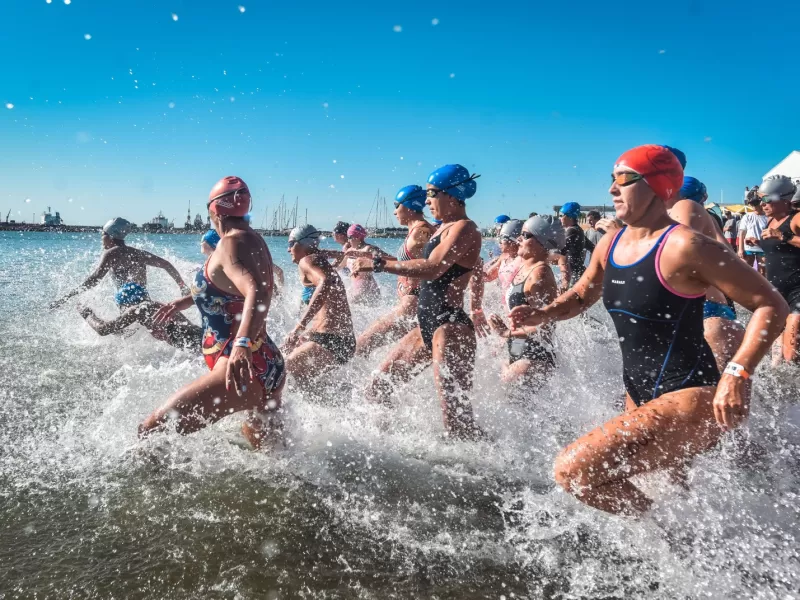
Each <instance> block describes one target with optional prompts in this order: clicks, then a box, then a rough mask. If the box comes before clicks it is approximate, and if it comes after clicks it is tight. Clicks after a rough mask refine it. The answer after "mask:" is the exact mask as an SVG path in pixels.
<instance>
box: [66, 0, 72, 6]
mask: <svg viewBox="0 0 800 600" xmlns="http://www.w3.org/2000/svg"><path fill="white" fill-rule="evenodd" d="M64 4H66V5H67V6H69V5H70V4H72V0H64Z"/></svg>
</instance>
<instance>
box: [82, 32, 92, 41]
mask: <svg viewBox="0 0 800 600" xmlns="http://www.w3.org/2000/svg"><path fill="white" fill-rule="evenodd" d="M83 39H85V40H90V39H92V35H91V34H90V33H84V34H83Z"/></svg>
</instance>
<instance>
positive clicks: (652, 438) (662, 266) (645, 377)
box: [511, 145, 789, 514]
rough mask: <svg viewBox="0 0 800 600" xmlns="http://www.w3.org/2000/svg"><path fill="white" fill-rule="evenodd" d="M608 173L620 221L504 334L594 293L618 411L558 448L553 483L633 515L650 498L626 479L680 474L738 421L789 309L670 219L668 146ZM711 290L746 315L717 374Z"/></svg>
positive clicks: (556, 317)
mask: <svg viewBox="0 0 800 600" xmlns="http://www.w3.org/2000/svg"><path fill="white" fill-rule="evenodd" d="M611 179H612V182H611V188H610V190H609V191H610V193H611V195H612V196H613V199H614V208H615V210H616V213H617V217H618V218H620V219H622V221H623V222H624V223H625V224H626V227H625V228H623V229H622V230H621V231H620V232H618V233H617V234H616V235H614V236H611V235H607V236H605V237H604V238H602V239H601V240H600V243H599V244H598V246H597V250H596V251H595V252H594V253H593V254H592V259H591V263H590V264H589V267H588V269H587V270H586V272H585V273H584V274H583V276H582V277H581V278H580V280H579V281H578V282H577V283H576V284H575V286H574V287H573V288H572V289H571V290H569V291H568V292H566V293H564V294H562V295H561V296H559V297H558V298H557V299H556V300H555V301H554V302H553V303H551V304H550V305H549V306H547V307H545V308H543V309H537V308H534V307H532V306H518V307H516V308H514V309H513V310H512V311H511V319H512V323H513V324H514V327H515V329H514V331H513V332H512V335H519V336H521V337H527V336H528V335H529V334H530V333H531V332H532V331H533V328H534V327H541V326H542V325H544V324H547V323H551V322H553V321H560V320H565V319H570V318H572V317H575V316H577V315H579V314H581V313H582V312H584V311H585V310H587V309H588V307H589V306H591V305H592V304H594V303H595V302H597V301H598V300H599V299H600V298H601V296H602V298H603V303H604V304H605V306H606V309H607V310H608V312H609V314H610V315H611V318H612V320H613V321H614V325H615V327H616V330H617V335H618V336H619V341H620V347H621V349H622V363H623V379H624V384H625V390H626V391H627V400H626V409H627V410H626V412H625V414H623V415H620V416H618V417H616V418H614V419H612V420H610V421H609V422H608V423H606V424H605V425H602V426H600V427H598V428H597V429H595V430H593V431H591V432H589V433H588V434H586V435H584V436H583V437H581V438H579V439H578V440H577V441H575V442H573V443H572V444H570V445H569V446H567V448H565V449H564V450H563V451H562V452H561V454H560V455H559V457H558V458H557V460H556V464H555V478H556V481H557V482H558V484H559V485H561V486H562V487H563V488H564V489H565V490H566V491H568V492H570V493H571V494H573V495H575V496H576V497H577V498H578V499H579V500H580V501H581V502H584V503H585V504H588V505H589V506H593V507H595V508H599V509H601V510H604V511H607V512H612V513H625V514H636V513H641V512H644V511H646V510H647V509H648V508H649V507H650V505H651V500H650V499H649V498H648V497H647V496H645V495H644V494H643V493H642V492H641V491H640V490H639V489H638V488H637V487H636V486H635V485H634V484H633V483H631V481H630V480H631V478H632V477H634V476H636V475H640V474H642V473H648V472H651V471H656V470H660V469H667V470H671V471H673V472H674V473H675V474H676V475H680V474H681V473H682V471H683V470H684V469H685V468H686V467H687V466H688V465H689V464H690V462H691V460H692V458H693V457H694V456H696V455H698V454H700V453H702V452H705V451H707V450H709V449H710V448H711V447H712V446H714V445H715V444H716V443H717V441H718V440H719V439H720V436H721V434H722V432H723V431H725V430H729V429H732V428H734V427H737V426H738V425H739V424H740V423H741V422H742V421H743V420H744V418H745V417H746V416H747V414H748V411H749V406H748V405H747V403H746V395H745V390H746V385H745V384H746V382H747V379H748V378H749V377H750V374H752V373H753V371H754V370H755V368H756V366H757V365H758V363H759V361H760V360H761V359H762V358H763V357H764V355H765V354H766V353H767V351H768V350H769V348H770V344H771V343H772V341H773V340H774V339H775V338H776V337H777V336H778V334H779V333H780V332H781V329H782V328H783V323H784V322H785V320H786V315H787V314H788V311H789V309H788V306H787V305H786V301H785V300H784V299H783V298H781V297H780V295H779V294H778V292H777V291H775V290H774V289H773V288H772V287H771V286H770V285H769V283H767V281H766V280H765V279H764V278H763V277H761V276H760V275H759V274H758V273H757V272H756V271H755V270H753V269H752V268H750V267H748V266H747V265H746V264H745V263H744V262H743V261H741V260H739V259H738V258H737V257H736V256H734V255H733V253H732V252H731V249H730V247H729V246H728V245H727V244H723V243H720V242H718V241H716V240H712V239H709V238H708V237H706V236H704V235H702V234H700V233H698V232H697V231H695V230H693V229H690V228H688V227H684V226H682V225H680V224H678V223H677V222H676V221H674V220H673V219H672V218H670V216H669V215H668V214H667V207H666V205H665V202H667V201H669V200H671V199H672V197H673V196H674V195H675V194H677V193H678V190H679V189H680V187H681V184H682V183H683V168H682V167H681V165H680V163H679V162H678V159H677V158H676V157H675V155H674V154H672V153H671V152H670V151H669V150H668V149H666V148H664V147H662V146H656V145H648V146H640V147H638V148H634V149H633V150H629V151H628V152H626V153H625V154H623V155H622V156H621V157H620V158H619V159H618V160H617V163H616V165H615V166H614V171H613V173H612V176H611ZM721 266H724V268H720V267H721ZM711 287H714V288H716V289H718V290H720V291H721V292H722V293H723V294H725V295H727V296H728V297H730V298H732V299H733V300H735V301H736V302H738V303H739V304H741V305H743V306H744V307H745V308H747V309H749V310H751V311H753V316H752V318H751V320H750V322H749V324H748V327H747V330H746V332H745V335H744V339H743V341H742V343H741V345H740V346H739V348H738V349H737V350H736V352H735V354H734V355H733V358H732V360H731V362H729V363H728V365H727V366H726V367H725V370H724V373H723V374H722V376H721V377H720V374H719V371H718V369H717V365H716V362H715V360H714V356H713V354H712V353H711V349H710V348H709V345H708V343H707V342H706V341H705V339H704V338H703V303H704V302H705V298H706V294H707V293H708V290H709V288H711Z"/></svg>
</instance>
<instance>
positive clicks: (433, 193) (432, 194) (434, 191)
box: [426, 173, 480, 198]
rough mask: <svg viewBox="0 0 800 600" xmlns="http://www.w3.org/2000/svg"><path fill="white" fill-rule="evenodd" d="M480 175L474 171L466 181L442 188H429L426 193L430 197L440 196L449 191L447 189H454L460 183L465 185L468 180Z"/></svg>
mask: <svg viewBox="0 0 800 600" xmlns="http://www.w3.org/2000/svg"><path fill="white" fill-rule="evenodd" d="M478 177H480V175H476V174H475V173H473V174H472V175H470V176H469V177H467V178H466V179H465V180H464V181H459V182H458V183H454V184H453V185H448V186H447V187H446V188H441V189H436V188H433V189H430V190H428V191H427V192H426V195H427V196H428V198H436V196H438V195H439V194H440V193H441V192H445V193H447V190H452V189H453V188H454V187H458V186H460V185H463V184H465V183H467V182H468V181H473V180H475V179H477V178H478Z"/></svg>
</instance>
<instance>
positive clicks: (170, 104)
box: [167, 102, 175, 108]
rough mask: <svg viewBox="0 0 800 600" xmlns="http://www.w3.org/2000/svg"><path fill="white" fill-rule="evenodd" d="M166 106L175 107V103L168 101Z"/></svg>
mask: <svg viewBox="0 0 800 600" xmlns="http://www.w3.org/2000/svg"><path fill="white" fill-rule="evenodd" d="M167 106H169V107H170V108H175V103H174V102H170V103H169V104H167Z"/></svg>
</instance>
